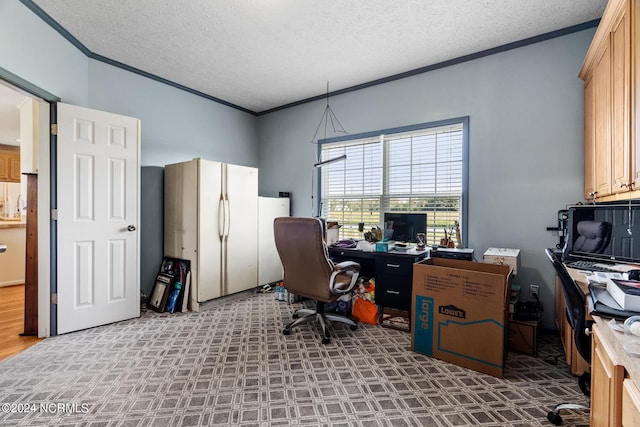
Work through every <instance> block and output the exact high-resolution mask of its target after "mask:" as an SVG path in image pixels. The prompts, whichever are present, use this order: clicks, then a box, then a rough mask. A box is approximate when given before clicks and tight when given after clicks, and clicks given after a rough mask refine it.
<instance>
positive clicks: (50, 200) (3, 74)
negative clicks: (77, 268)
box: [0, 67, 60, 337]
mask: <svg viewBox="0 0 640 427" xmlns="http://www.w3.org/2000/svg"><path fill="white" fill-rule="evenodd" d="M0 80H3V81H5V82H6V83H9V84H10V85H11V86H13V87H15V88H18V89H19V90H22V91H24V92H25V93H26V94H28V96H32V97H35V98H38V99H36V101H38V102H39V103H40V104H41V106H46V104H47V103H48V104H49V108H40V109H39V115H38V119H37V120H38V123H37V125H38V144H37V150H38V254H39V256H38V284H39V285H38V337H48V336H50V335H51V327H52V326H54V325H55V322H54V323H52V319H53V317H52V316H53V315H55V313H54V312H55V310H52V301H51V295H52V292H51V289H56V283H55V278H56V273H55V271H54V270H53V269H54V268H55V262H53V261H52V257H55V254H56V252H55V247H54V246H51V245H52V244H54V243H55V239H53V236H52V234H51V233H52V232H55V229H56V227H55V222H54V221H53V220H52V218H51V212H52V209H53V208H54V207H55V187H54V185H55V163H52V161H54V160H55V158H52V154H55V144H56V136H55V135H54V134H53V133H52V132H51V125H52V124H53V123H55V122H54V120H55V118H56V117H55V111H56V110H55V106H56V103H57V102H60V98H59V97H57V96H55V95H53V94H51V93H49V92H47V91H46V90H44V89H42V88H40V87H38V86H36V85H34V84H32V83H31V82H28V81H27V80H25V79H23V78H21V77H20V76H17V75H16V74H13V73H12V72H10V71H9V70H6V69H5V68H2V67H0ZM47 284H48V285H49V286H47ZM54 334H55V330H54Z"/></svg>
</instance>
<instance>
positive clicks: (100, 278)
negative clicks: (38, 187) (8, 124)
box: [57, 104, 140, 334]
mask: <svg viewBox="0 0 640 427" xmlns="http://www.w3.org/2000/svg"><path fill="white" fill-rule="evenodd" d="M57 141H58V142H57V201H58V221H57V224H58V227H57V228H58V233H57V237H58V246H57V253H58V256H57V266H58V327H57V332H58V334H64V333H67V332H72V331H77V330H80V329H86V328H90V327H94V326H99V325H104V324H107V323H112V322H117V321H120V320H125V319H130V318H133V317H138V316H140V285H139V274H138V273H139V272H138V266H139V257H140V256H139V244H138V230H137V229H138V224H139V213H138V210H139V202H138V200H139V196H138V191H139V182H140V175H139V171H140V121H139V120H138V119H134V118H131V117H125V116H120V115H116V114H111V113H105V112H102V111H95V110H90V109H87V108H82V107H76V106H73V105H68V104H58V138H57Z"/></svg>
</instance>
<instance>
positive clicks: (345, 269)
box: [329, 261, 360, 295]
mask: <svg viewBox="0 0 640 427" xmlns="http://www.w3.org/2000/svg"><path fill="white" fill-rule="evenodd" d="M343 275H346V276H350V278H351V281H350V282H349V284H348V285H346V286H345V284H344V283H340V286H341V287H337V285H338V284H337V283H336V278H337V277H338V276H343ZM358 276H360V264H358V263H357V262H354V261H343V262H341V263H338V264H336V265H335V266H334V270H333V273H331V278H330V279H329V290H330V291H331V293H332V294H334V295H344V294H348V293H349V292H351V291H352V290H353V288H354V287H355V286H356V283H357V282H358Z"/></svg>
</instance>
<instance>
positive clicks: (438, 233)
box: [320, 122, 466, 245]
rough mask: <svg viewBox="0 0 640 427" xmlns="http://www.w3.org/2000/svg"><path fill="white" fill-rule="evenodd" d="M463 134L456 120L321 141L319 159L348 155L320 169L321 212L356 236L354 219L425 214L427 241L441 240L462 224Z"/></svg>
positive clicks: (368, 222) (369, 223) (375, 221)
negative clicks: (343, 139)
mask: <svg viewBox="0 0 640 427" xmlns="http://www.w3.org/2000/svg"><path fill="white" fill-rule="evenodd" d="M464 132H465V129H464V125H463V123H462V122H459V123H453V124H450V125H446V126H438V127H425V128H421V129H417V130H412V131H408V132H398V133H387V134H380V135H377V136H375V137H370V138H364V139H355V140H350V141H345V142H334V143H324V144H322V145H321V149H320V158H321V160H322V161H324V160H328V159H332V158H335V157H338V156H340V155H343V154H346V155H347V158H346V160H345V161H342V162H337V163H331V164H329V165H327V166H326V167H324V168H322V170H321V179H320V203H321V209H320V212H321V215H322V216H323V217H324V218H328V219H332V220H336V221H338V222H339V223H340V224H342V228H341V229H340V237H341V238H349V237H351V238H361V237H362V233H361V232H359V231H358V223H360V222H363V223H365V227H366V228H367V229H370V228H371V227H373V226H381V224H382V221H383V215H384V212H416V213H426V214H427V217H428V219H427V225H426V231H427V243H428V244H430V245H433V244H438V243H440V239H441V238H443V237H444V234H445V230H446V232H447V233H449V232H450V231H451V230H452V229H453V228H454V224H455V222H458V223H459V224H462V221H461V219H462V209H463V206H462V195H463V191H464V189H463V176H464V168H465V167H466V165H465V164H463V162H464ZM462 231H463V230H462Z"/></svg>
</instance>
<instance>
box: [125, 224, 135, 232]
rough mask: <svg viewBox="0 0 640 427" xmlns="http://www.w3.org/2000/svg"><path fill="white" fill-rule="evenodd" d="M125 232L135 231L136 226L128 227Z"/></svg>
mask: <svg viewBox="0 0 640 427" xmlns="http://www.w3.org/2000/svg"><path fill="white" fill-rule="evenodd" d="M127 230H129V231H136V226H135V225H130V226H128V227H127Z"/></svg>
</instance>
